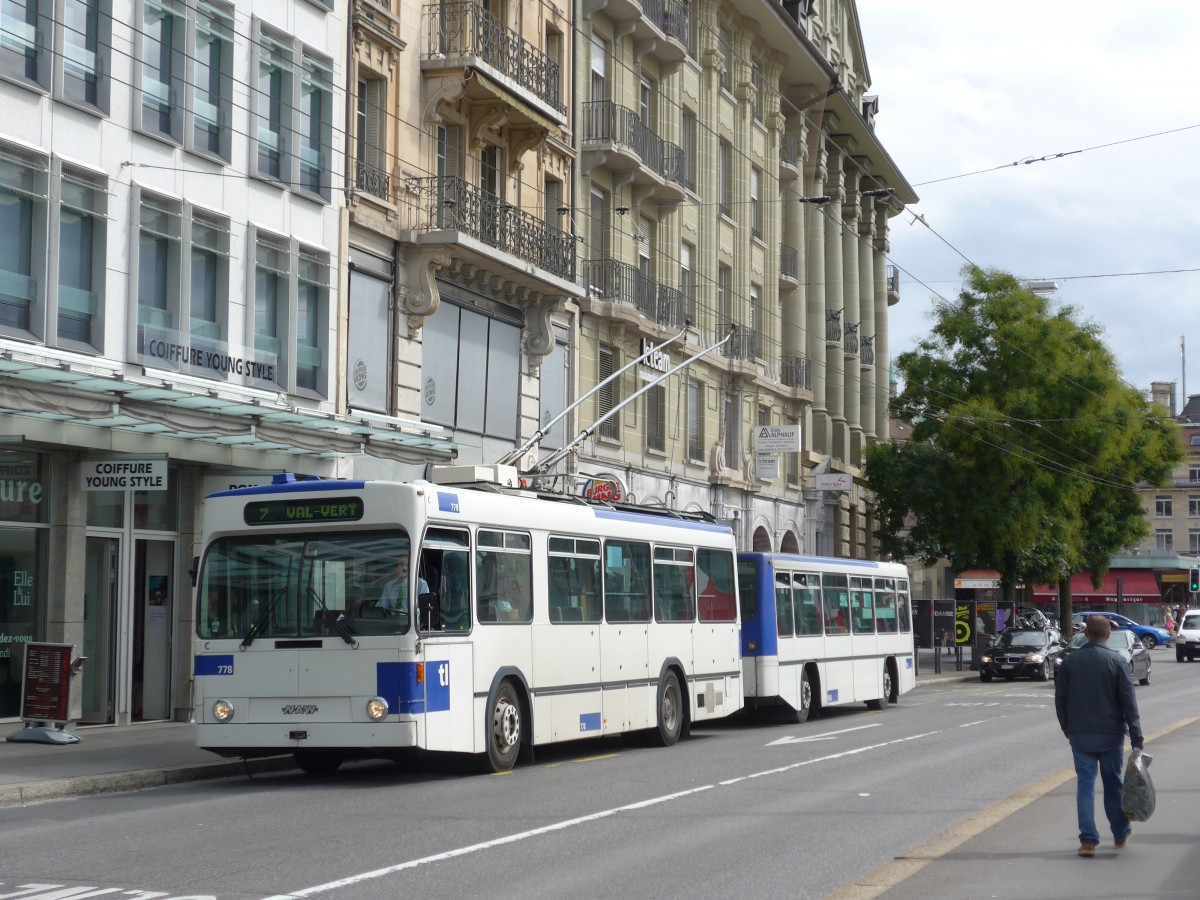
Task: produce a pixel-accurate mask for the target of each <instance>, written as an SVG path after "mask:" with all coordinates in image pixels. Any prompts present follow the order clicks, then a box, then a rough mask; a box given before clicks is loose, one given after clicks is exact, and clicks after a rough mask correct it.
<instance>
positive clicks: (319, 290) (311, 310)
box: [250, 228, 329, 396]
mask: <svg viewBox="0 0 1200 900" xmlns="http://www.w3.org/2000/svg"><path fill="white" fill-rule="evenodd" d="M250 231H251V234H250V239H251V246H253V248H254V260H255V263H254V306H253V309H252V311H251V314H252V316H253V318H252V323H253V334H254V338H253V340H254V349H255V351H257V354H258V355H259V356H260V357H261V358H259V359H258V361H260V362H263V363H266V364H269V363H270V360H271V358H272V356H273V358H274V360H275V383H276V384H278V386H279V387H281V388H283V389H285V390H288V391H300V392H306V393H312V394H315V395H317V396H326V395H327V394H328V387H327V385H328V381H329V376H328V372H329V370H328V366H326V365H325V361H326V359H327V358H328V352H329V348H328V335H329V255H328V254H327V253H325V252H324V251H323V250H320V249H317V248H315V247H307V246H305V245H303V244H300V243H298V242H297V241H295V240H289V239H288V238H285V237H281V236H278V235H272V234H267V233H266V232H262V231H258V230H257V229H254V228H251V229H250ZM263 354H267V355H266V356H263Z"/></svg>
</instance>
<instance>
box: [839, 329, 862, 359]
mask: <svg viewBox="0 0 1200 900" xmlns="http://www.w3.org/2000/svg"><path fill="white" fill-rule="evenodd" d="M860 324H861V323H859V322H855V323H854V324H853V325H851V324H850V323H849V322H847V323H846V334H845V337H844V339H843V340H842V352H843V353H845V354H846V358H847V359H850V358H851V357H855V356H858V326H859V325H860Z"/></svg>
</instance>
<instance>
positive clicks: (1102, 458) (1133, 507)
mask: <svg viewBox="0 0 1200 900" xmlns="http://www.w3.org/2000/svg"><path fill="white" fill-rule="evenodd" d="M964 274H965V275H966V278H967V280H966V283H965V285H964V288H963V290H962V292H961V293H960V294H959V296H958V298H957V299H956V300H954V301H946V302H944V303H941V304H940V305H938V306H937V307H936V308H935V311H934V324H933V328H932V330H931V332H930V335H929V337H927V338H926V339H925V340H923V341H921V343H920V344H919V345H918V346H917V348H916V349H915V350H913V351H910V352H908V353H904V354H902V355H901V356H900V357H898V358H897V360H896V368H897V370H898V371H899V373H900V375H901V377H902V378H903V381H904V390H903V392H902V393H901V394H900V396H899V397H897V399H896V400H895V401H894V403H893V413H894V414H895V415H897V416H899V417H900V418H903V419H906V420H908V421H910V422H912V424H913V434H912V438H911V439H910V440H909V441H908V442H907V443H905V444H900V445H892V444H879V445H876V446H874V447H871V448H870V449H869V450H868V452H867V459H866V466H865V469H866V475H867V480H868V482H869V483H870V485H871V489H872V490H873V492H874V493H875V495H876V497H877V501H878V518H879V522H880V527H879V532H878V535H879V540H880V546H881V549H883V550H884V552H885V553H888V554H889V555H892V556H895V557H898V558H905V557H908V558H918V559H921V560H922V561H924V562H925V563H926V564H933V563H934V562H936V561H937V560H938V559H942V558H945V559H947V560H949V562H950V564H951V566H952V567H953V568H954V570H955V571H961V570H963V569H967V568H973V567H981V568H992V569H995V570H997V571H998V572H999V573H1000V581H1001V588H1002V592H1003V596H1004V599H1005V600H1008V601H1012V600H1013V599H1014V598H1015V586H1016V585H1017V584H1019V583H1022V582H1024V583H1025V584H1027V585H1032V584H1038V583H1045V582H1049V583H1058V584H1060V585H1066V586H1069V583H1070V575H1071V574H1072V573H1074V572H1079V571H1084V570H1087V569H1090V570H1091V571H1092V572H1093V573H1094V574H1095V575H1097V576H1098V575H1100V574H1102V573H1103V572H1105V571H1107V568H1108V559H1109V557H1110V556H1111V555H1112V554H1113V553H1114V552H1116V551H1118V550H1120V549H1122V548H1123V547H1127V546H1129V545H1130V544H1131V543H1134V542H1135V541H1136V540H1137V539H1139V538H1140V537H1141V536H1143V535H1144V534H1145V533H1146V523H1145V518H1144V516H1143V514H1142V511H1141V505H1140V502H1139V499H1138V496H1137V491H1136V488H1137V485H1138V484H1139V483H1140V482H1149V483H1152V484H1159V483H1161V482H1162V480H1163V479H1164V478H1165V477H1166V476H1167V475H1168V474H1169V473H1170V470H1171V467H1172V466H1173V465H1174V464H1175V463H1176V462H1177V461H1178V460H1179V459H1180V458H1181V453H1182V451H1181V449H1180V447H1179V443H1178V440H1177V437H1176V427H1175V424H1174V423H1173V422H1172V421H1170V419H1169V418H1167V417H1166V416H1165V415H1163V414H1164V413H1165V411H1163V410H1155V409H1154V408H1153V407H1152V406H1151V404H1150V403H1149V402H1148V401H1147V400H1146V398H1145V397H1143V396H1142V395H1141V394H1140V393H1138V392H1137V391H1136V390H1134V389H1133V388H1131V387H1129V386H1128V385H1126V384H1125V383H1124V382H1123V381H1122V380H1121V378H1120V374H1119V371H1118V369H1117V366H1116V362H1115V360H1114V358H1113V356H1112V354H1111V352H1109V351H1108V349H1107V348H1106V347H1105V346H1104V344H1103V342H1102V340H1101V331H1100V329H1099V327H1098V326H1096V325H1095V324H1094V323H1090V322H1081V321H1079V320H1078V319H1077V317H1076V315H1075V311H1074V310H1073V309H1072V308H1070V307H1065V306H1064V307H1057V308H1056V307H1054V306H1053V305H1052V304H1051V302H1050V301H1049V300H1047V299H1046V298H1044V297H1041V296H1039V295H1037V294H1034V293H1033V292H1032V291H1029V290H1028V289H1026V288H1025V287H1024V286H1023V285H1022V284H1021V282H1020V281H1019V280H1018V279H1016V278H1015V277H1014V276H1012V275H1009V274H1007V273H1004V272H999V271H995V270H989V271H984V270H980V269H974V268H971V269H968V270H967V271H966V272H965V273H964ZM1065 591H1066V592H1065V593H1063V594H1062V595H1061V596H1060V618H1061V615H1062V612H1063V611H1069V608H1070V607H1069V604H1070V595H1069V588H1065ZM1064 604H1065V605H1064ZM1068 618H1069V616H1068ZM1063 621H1064V622H1065V621H1066V620H1065V619H1063Z"/></svg>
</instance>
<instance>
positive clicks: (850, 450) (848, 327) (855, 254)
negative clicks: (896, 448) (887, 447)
mask: <svg viewBox="0 0 1200 900" xmlns="http://www.w3.org/2000/svg"><path fill="white" fill-rule="evenodd" d="M844 184H845V186H846V193H845V202H844V203H843V204H842V220H843V225H842V272H843V276H842V279H843V281H842V291H843V293H842V296H843V298H844V299H843V305H844V308H845V310H846V312H845V313H844V314H843V315H842V329H843V332H842V360H843V363H844V370H843V379H844V380H843V382H842V397H843V401H842V403H843V405H842V409H843V410H844V412H845V416H846V439H847V443H846V445H845V448H844V451H843V453H842V454H841V458H842V459H844V460H846V462H849V463H853V464H855V465H857V464H858V460H859V456H860V451H861V448H862V410H861V397H862V390H861V388H860V382H859V370H858V361H859V350H858V344H859V341H860V340H861V338H862V335H863V330H862V318H863V317H862V312H861V310H862V304H861V300H860V297H859V274H860V273H859V255H860V249H861V248H860V247H859V242H858V226H859V203H860V202H861V198H860V195H859V192H860V190H862V188H863V184H862V175H861V174H860V172H859V169H858V167H857V166H856V165H854V163H853V162H852V161H851V160H849V159H847V160H846V174H845V179H844Z"/></svg>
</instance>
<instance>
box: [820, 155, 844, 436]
mask: <svg viewBox="0 0 1200 900" xmlns="http://www.w3.org/2000/svg"><path fill="white" fill-rule="evenodd" d="M842 178H843V172H842V153H841V151H840V150H838V149H836V148H830V150H829V180H828V182H827V183H826V185H825V193H826V194H828V195H829V203H828V205H827V206H826V209H827V210H828V215H829V217H830V221H829V222H827V223H826V226H825V318H826V321H828V322H831V323H832V322H834V321H836V322H837V323H838V324H839V325H840V326H841V328H842V329H844V328H845V324H846V294H845V287H844V284H843V279H844V278H845V271H844V270H843V268H842V247H843V242H842V227H843V223H842V203H843V201H844V199H845V190H844V188H843V181H842ZM844 333H845V332H844V330H843V335H844ZM841 343H842V342H841V341H840V340H830V341H828V342H827V354H826V357H825V383H826V387H825V403H826V405H827V407H828V409H829V421H830V433H829V437H828V444H827V446H825V447H823V448H822V452H824V453H828V454H831V455H832V456H833V457H834V458H836V459H845V458H846V382H845V378H846V361H845V357H844V355H843V353H842V348H841Z"/></svg>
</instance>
